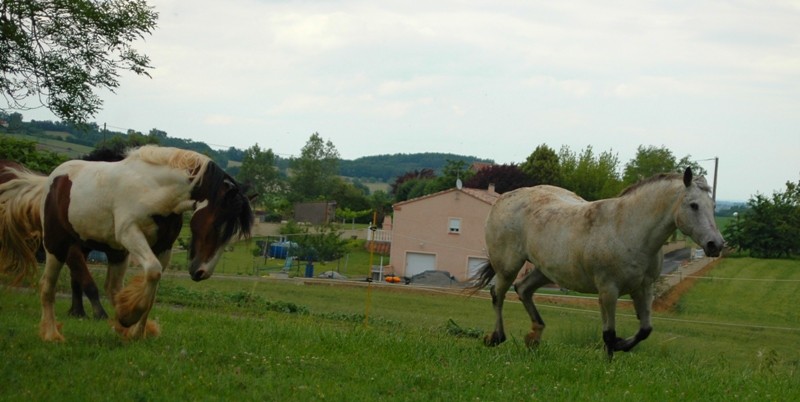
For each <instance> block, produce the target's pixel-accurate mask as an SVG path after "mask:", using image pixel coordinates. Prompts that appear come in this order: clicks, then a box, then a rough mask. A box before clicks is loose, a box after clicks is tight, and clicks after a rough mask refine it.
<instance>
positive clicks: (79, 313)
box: [67, 309, 86, 318]
mask: <svg viewBox="0 0 800 402" xmlns="http://www.w3.org/2000/svg"><path fill="white" fill-rule="evenodd" d="M67 315H68V316H70V317H75V318H86V312H85V311H80V310H73V309H69V310H68V311H67Z"/></svg>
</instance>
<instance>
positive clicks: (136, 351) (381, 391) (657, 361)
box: [0, 259, 800, 401]
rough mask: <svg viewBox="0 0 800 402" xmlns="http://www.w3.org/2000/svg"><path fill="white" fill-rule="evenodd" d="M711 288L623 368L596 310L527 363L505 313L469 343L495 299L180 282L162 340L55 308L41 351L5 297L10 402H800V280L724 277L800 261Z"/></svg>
mask: <svg viewBox="0 0 800 402" xmlns="http://www.w3.org/2000/svg"><path fill="white" fill-rule="evenodd" d="M712 275H713V276H714V277H715V279H713V280H700V281H698V283H697V285H696V286H695V288H694V289H692V291H690V292H689V293H688V294H687V295H686V296H685V297H684V298H683V299H682V301H681V305H682V308H681V312H679V313H671V314H660V315H658V316H657V318H656V319H655V327H656V329H655V331H654V332H653V334H652V335H651V337H650V338H649V339H648V340H646V341H645V342H643V343H642V344H640V345H639V346H637V348H636V349H635V350H634V351H633V352H631V353H618V354H616V355H615V357H614V360H613V361H612V362H608V361H607V359H606V358H605V352H604V351H603V349H602V342H601V340H600V338H601V336H600V331H601V330H600V319H599V313H598V311H597V308H596V307H577V306H576V307H571V306H564V305H547V304H544V303H540V304H541V309H540V310H541V313H542V314H543V316H544V319H545V321H546V322H547V324H548V328H547V331H546V332H545V336H544V342H543V343H542V345H540V347H539V348H537V349H534V350H529V349H527V348H526V347H525V346H524V342H522V338H523V337H524V335H525V333H526V332H527V330H528V327H529V324H530V323H529V320H528V318H527V316H526V315H525V313H524V312H523V311H522V310H523V309H522V306H521V305H520V304H519V303H518V302H515V301H514V300H509V303H508V304H507V306H506V322H507V327H508V328H507V332H508V333H509V335H510V339H509V340H508V341H507V342H506V343H504V344H503V345H500V346H498V347H496V348H486V347H484V346H483V345H482V341H481V340H479V339H476V338H474V337H473V336H474V333H475V332H477V333H485V332H487V331H488V330H489V329H490V328H491V326H492V322H493V312H492V309H491V303H490V301H489V300H488V299H487V298H486V297H485V295H478V296H476V297H471V298H467V297H465V296H462V295H453V294H449V293H444V292H434V291H423V290H416V291H410V289H411V288H409V287H408V286H405V285H376V284H372V285H366V284H364V285H362V284H350V285H349V286H328V285H327V283H328V282H322V283H321V284H319V283H318V282H313V283H312V282H307V281H303V280H285V281H276V280H266V279H260V278H253V277H240V276H222V277H215V278H212V279H211V280H209V281H204V282H201V283H194V282H191V281H190V280H188V275H185V274H183V273H180V274H178V275H166V276H165V277H164V278H163V280H162V286H161V287H160V289H159V295H158V301H157V304H156V307H155V309H154V311H153V316H154V317H155V319H156V320H157V321H158V322H159V323H160V324H161V326H162V330H163V331H162V335H161V336H160V337H159V338H153V339H146V340H143V341H138V342H130V343H127V342H123V341H121V340H120V339H119V338H118V337H117V336H116V334H114V333H113V331H112V330H111V329H110V328H109V325H108V324H107V323H105V322H96V321H92V320H76V319H69V318H66V317H65V314H64V311H65V310H66V305H67V300H63V299H60V300H58V301H57V312H58V315H59V319H60V320H61V321H62V322H63V323H64V328H63V331H64V334H65V336H66V337H67V341H66V342H65V343H63V344H45V343H43V342H41V341H40V340H39V339H38V338H37V336H36V328H37V322H38V318H39V302H38V298H37V296H36V294H35V293H33V292H30V291H18V290H15V289H6V290H4V291H3V292H0V355H2V356H3V358H2V359H1V360H0V390H2V392H0V399H2V400H32V399H33V400H59V401H62V400H87V401H88V400H111V399H113V400H222V399H225V400H233V399H237V400H319V399H328V400H478V399H480V400H530V399H539V400H578V399H579V400H589V399H592V400H623V401H625V400H630V401H641V400H704V401H706V400H726V401H727V400H798V399H799V398H800V387H798V384H800V371H799V370H798V369H800V347H798V346H800V331H798V330H797V328H798V320H797V318H798V317H797V313H796V312H795V311H794V310H795V309H794V307H793V304H787V303H785V300H784V299H783V296H779V297H772V296H771V295H779V294H783V292H786V290H784V288H788V290H789V293H791V292H792V291H794V292H795V293H796V291H797V288H798V285H797V282H789V281H783V282H779V283H775V284H773V283H771V282H764V283H763V284H765V285H766V286H761V285H760V284H759V283H760V282H757V283H751V284H750V286H749V287H747V288H746V289H744V290H742V289H737V287H738V286H739V285H738V282H735V281H732V280H729V279H722V278H730V277H737V278H772V277H774V278H781V279H787V280H800V262H797V261H781V262H776V261H770V262H768V263H766V264H764V263H763V262H762V261H760V260H750V259H731V260H724V261H723V262H722V263H721V264H719V265H718V266H717V267H716V268H715V269H714V270H713V271H712ZM744 291H746V293H742V292H744ZM709 298H710V299H711V301H710V300H709ZM751 300H753V301H755V300H758V303H755V302H752V303H751ZM759 311H761V312H763V314H759ZM367 314H368V319H366V318H367ZM620 314H621V317H620V318H619V321H620V322H619V325H618V327H619V328H618V332H619V333H621V334H623V335H628V334H632V333H633V332H634V331H635V330H636V327H637V321H636V320H635V318H634V317H633V314H632V311H630V310H629V309H626V308H622V309H621V311H620ZM365 322H366V325H365ZM709 322H713V323H714V324H709ZM720 324H736V325H738V326H728V325H720ZM454 325H455V327H456V328H461V329H470V331H454V330H453V328H454ZM771 327H781V328H785V329H775V328H771ZM791 328H794V329H791ZM472 330H477V331H472Z"/></svg>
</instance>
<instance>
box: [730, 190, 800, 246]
mask: <svg viewBox="0 0 800 402" xmlns="http://www.w3.org/2000/svg"><path fill="white" fill-rule="evenodd" d="M747 206H748V207H749V208H748V209H747V211H745V212H743V213H741V214H739V216H738V217H737V219H736V220H734V221H733V222H731V223H730V224H728V226H727V227H726V228H725V230H724V236H725V241H726V242H727V243H728V245H730V246H732V247H735V248H738V249H740V250H743V251H749V252H750V254H751V255H752V256H754V257H760V258H779V257H789V256H791V255H792V254H796V253H797V252H798V251H800V181H798V182H797V183H792V182H787V183H786V191H784V192H775V193H773V194H772V197H766V196H764V195H761V194H757V195H755V196H754V197H752V198H750V200H749V201H748V202H747Z"/></svg>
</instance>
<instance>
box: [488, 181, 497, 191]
mask: <svg viewBox="0 0 800 402" xmlns="http://www.w3.org/2000/svg"><path fill="white" fill-rule="evenodd" d="M488 191H489V194H497V193H496V192H495V191H494V183H489V190H488Z"/></svg>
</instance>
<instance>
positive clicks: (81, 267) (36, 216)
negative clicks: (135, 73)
mask: <svg viewBox="0 0 800 402" xmlns="http://www.w3.org/2000/svg"><path fill="white" fill-rule="evenodd" d="M124 158H125V155H124V154H123V153H122V152H118V151H115V150H112V149H108V148H98V149H95V150H94V151H92V152H91V153H89V154H87V155H85V156H84V157H83V158H81V159H82V160H85V161H103V162H116V161H119V160H122V159H124ZM21 175H27V176H29V180H32V181H36V180H42V181H46V180H47V176H46V175H44V174H40V173H38V172H33V171H30V170H28V169H27V168H25V167H24V166H22V165H20V164H19V163H16V162H14V161H10V160H0V185H2V184H3V183H6V182H8V181H11V180H12V179H17V178H19V177H20V176H21ZM35 176H39V178H38V179H37V178H36V177H35ZM16 188H17V189H20V188H22V189H24V190H26V188H25V186H16ZM20 195H21V194H19V193H18V192H14V190H13V188H12V189H10V190H8V191H5V192H4V193H3V194H2V195H0V205H2V204H3V203H4V201H2V200H9V199H10V198H13V197H18V196H20ZM31 195H34V196H36V194H35V193H34V194H28V195H27V196H31ZM23 196H25V195H23ZM38 196H41V193H39V194H38ZM29 205H36V202H33V203H29ZM40 214H41V211H40V208H31V209H30V210H29V214H27V216H26V218H27V219H28V221H27V222H19V223H18V225H16V227H14V226H3V227H0V261H8V260H9V254H8V253H13V251H12V252H8V251H3V249H2V244H3V242H4V240H3V239H5V238H6V237H5V236H17V237H18V236H27V240H26V241H29V242H31V244H32V245H34V244H35V245H36V246H35V247H36V248H37V251H36V254H37V255H38V254H39V252H40V251H41V252H42V254H41V255H42V256H43V255H44V254H43V249H42V248H41V238H42V233H41V232H42V223H41V222H42V220H41V216H40ZM15 228H16V229H23V230H27V231H28V232H27V233H18V231H17V232H15V231H13V230H14V229H15ZM7 229H11V231H9V230H7ZM32 247H33V246H32ZM73 247H76V250H73V251H72V252H70V253H69V258H67V260H66V264H67V267H69V272H70V285H71V288H72V304H71V305H70V308H69V310H67V314H69V315H71V316H73V317H86V310H85V309H84V308H83V294H84V293H85V294H86V298H87V299H89V303H90V304H91V306H92V312H93V317H94V318H95V319H97V320H100V319H106V318H108V313H106V310H105V309H104V308H103V304H102V303H101V302H100V292H99V291H98V289H97V284H96V283H95V281H94V278H92V275H91V273H90V272H89V268H88V267H87V265H86V259H87V257H88V255H89V252H91V249H89V248H87V247H81V246H80V245H77V244H76V245H74V246H73ZM4 253H6V254H4ZM37 259H38V256H37Z"/></svg>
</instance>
